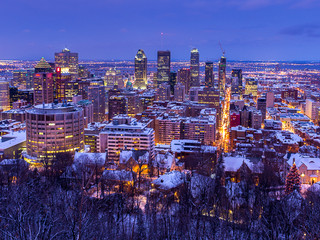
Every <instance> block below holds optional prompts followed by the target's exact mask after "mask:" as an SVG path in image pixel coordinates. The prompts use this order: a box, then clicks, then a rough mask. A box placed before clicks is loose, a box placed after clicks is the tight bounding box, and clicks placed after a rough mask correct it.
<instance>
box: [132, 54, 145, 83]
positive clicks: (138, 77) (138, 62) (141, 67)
mask: <svg viewBox="0 0 320 240" xmlns="http://www.w3.org/2000/svg"><path fill="white" fill-rule="evenodd" d="M134 77H135V82H134V84H133V88H139V89H146V88H147V57H146V54H145V53H144V51H143V50H142V49H139V50H138V52H137V54H136V56H135V58H134Z"/></svg>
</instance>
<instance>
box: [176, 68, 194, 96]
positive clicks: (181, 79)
mask: <svg viewBox="0 0 320 240" xmlns="http://www.w3.org/2000/svg"><path fill="white" fill-rule="evenodd" d="M178 83H182V84H183V85H184V86H185V87H186V92H187V93H188V92H189V90H190V87H191V86H190V69H189V68H181V69H179V71H178Z"/></svg>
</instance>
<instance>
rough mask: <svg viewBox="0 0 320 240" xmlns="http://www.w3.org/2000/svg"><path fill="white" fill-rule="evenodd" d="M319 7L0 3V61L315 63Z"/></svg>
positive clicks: (171, 1) (164, 1)
mask: <svg viewBox="0 0 320 240" xmlns="http://www.w3.org/2000/svg"><path fill="white" fill-rule="evenodd" d="M319 11H320V1H319V0H192V1H191V0H184V1H180V0H159V1H155V0H114V1H110V0H54V1H47V0H1V3H0V19H1V34H0V59H23V60H37V59H40V58H41V57H42V56H43V57H45V58H46V59H48V60H52V59H53V54H54V52H57V51H60V50H61V49H62V48H64V47H68V48H69V49H70V50H71V51H75V52H79V58H80V60H81V59H83V60H88V59H94V60H111V59H133V57H134V55H135V54H136V52H137V50H138V49H139V48H142V49H144V51H145V53H146V54H147V57H148V59H156V51H157V50H159V49H161V45H162V44H161V32H163V33H164V40H163V49H165V50H166V49H169V50H171V56H172V58H173V59H176V60H179V59H182V60H183V59H189V57H190V50H191V48H193V47H197V48H198V49H199V51H200V59H201V60H216V59H218V58H219V57H220V55H221V50H220V47H219V41H221V43H222V46H223V48H224V49H225V50H226V56H227V58H228V59H233V60H320V47H319V44H320V14H319Z"/></svg>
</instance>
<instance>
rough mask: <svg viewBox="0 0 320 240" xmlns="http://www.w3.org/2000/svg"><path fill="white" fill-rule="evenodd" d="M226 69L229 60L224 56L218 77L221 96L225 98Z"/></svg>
mask: <svg viewBox="0 0 320 240" xmlns="http://www.w3.org/2000/svg"><path fill="white" fill-rule="evenodd" d="M226 68H227V59H226V58H225V57H224V56H222V57H221V59H220V62H219V72H218V73H219V75H218V86H219V92H220V96H221V97H224V95H225V90H226Z"/></svg>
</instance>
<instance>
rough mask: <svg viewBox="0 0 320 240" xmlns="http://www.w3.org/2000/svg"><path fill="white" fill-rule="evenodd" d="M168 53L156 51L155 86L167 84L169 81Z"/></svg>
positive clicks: (169, 55) (169, 59)
mask: <svg viewBox="0 0 320 240" xmlns="http://www.w3.org/2000/svg"><path fill="white" fill-rule="evenodd" d="M170 57H171V54H170V51H158V61H157V66H158V70H157V86H159V85H160V84H161V83H169V79H170V62H171V58H170Z"/></svg>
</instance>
